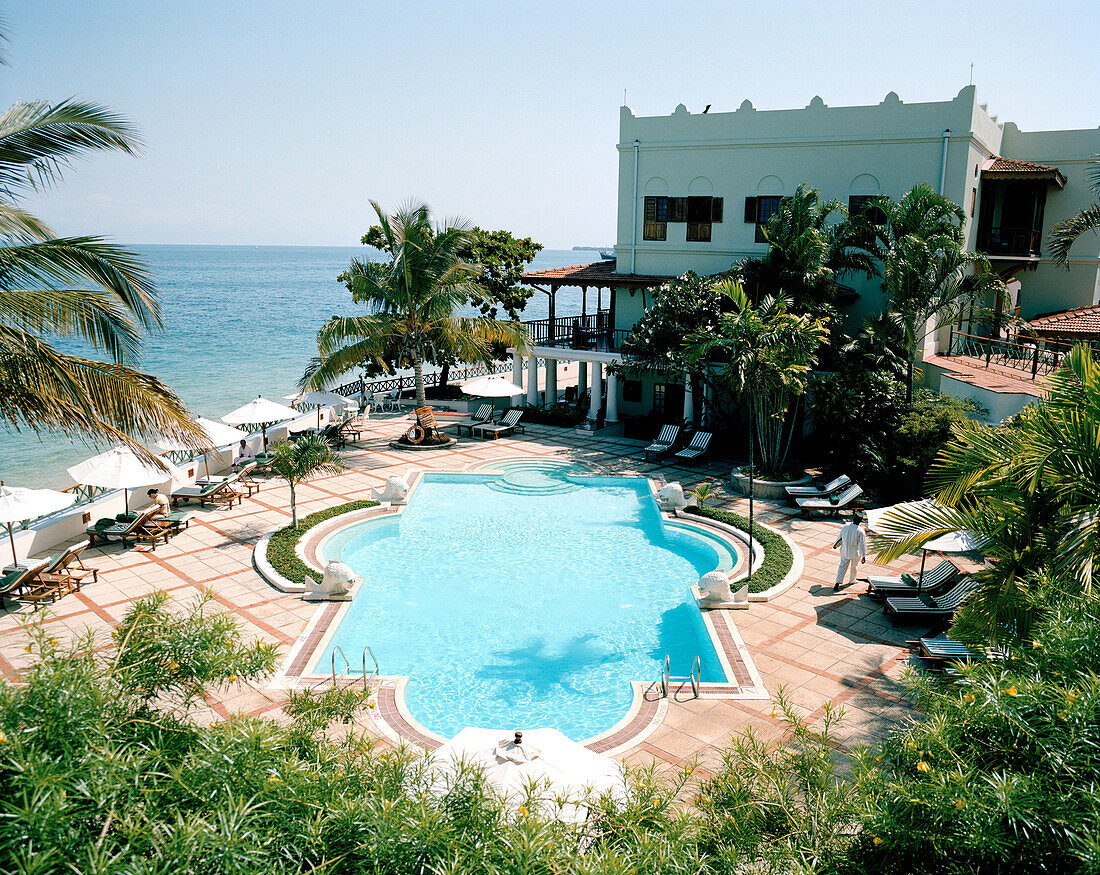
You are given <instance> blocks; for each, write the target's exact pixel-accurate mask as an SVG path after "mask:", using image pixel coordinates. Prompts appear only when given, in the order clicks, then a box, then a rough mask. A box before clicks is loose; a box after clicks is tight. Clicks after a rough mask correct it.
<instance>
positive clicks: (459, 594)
mask: <svg viewBox="0 0 1100 875" xmlns="http://www.w3.org/2000/svg"><path fill="white" fill-rule="evenodd" d="M530 467H531V470H529V471H528V472H522V473H523V475H524V476H516V475H517V474H520V473H521V472H519V471H517V470H514V469H513V470H512V471H510V472H509V474H507V475H505V477H504V478H503V479H504V481H505V482H504V483H503V484H501V483H499V482H498V481H499V480H500V479H501V478H496V477H493V476H490V475H485V476H470V475H466V476H460V475H445V474H427V475H425V478H424V480H423V481H422V482H421V483H420V484H419V485H418V486H417V488H416V491H415V492H414V493H413V496H412V499H411V501H410V502H409V505H408V507H406V508H405V511H404V512H403V513H402V514H401V515H400V516H399V517H398V518H397V519H393V518H390V519H385V520H375V521H368V522H366V523H361V524H359V525H357V526H352V527H351V528H350V529H349V530H348V532H347V533H345V537H347V540H346V542H344V543H343V544H342V545H335V546H328V545H327V546H326V547H325V555H326V557H328V558H337V555H336V554H338V555H339V558H340V559H342V560H343V561H344V562H346V563H348V564H349V565H350V566H351V567H352V568H353V569H355V571H356V572H357V573H358V574H360V575H361V576H362V577H363V584H362V586H361V588H360V589H359V591H358V592H357V594H356V597H355V599H354V600H353V601H352V602H351V604H350V605H349V606H348V610H347V613H346V614H345V615H344V616H343V618H342V620H341V623H340V626H339V627H338V628H337V630H336V632H335V634H334V636H333V638H332V640H331V641H330V642H329V644H328V645H327V647H326V649H324V650H323V651H322V652H321V653H320V654H319V656H318V658H317V661H316V663H315V668H314V671H315V672H316V673H317V674H328V673H329V671H330V670H331V666H332V660H333V653H334V651H335V648H337V647H339V648H340V652H338V653H336V669H337V671H340V672H342V671H344V670H345V665H344V659H345V656H346V659H347V660H349V661H350V662H351V666H350V668H351V671H353V672H359V671H361V670H362V668H361V665H362V662H361V659H362V653H363V650H364V648H365V647H368V646H369V647H370V648H371V650H372V651H373V653H374V655H375V658H376V659H377V660H378V664H379V669H380V671H381V673H382V674H384V675H407V676H408V677H409V684H408V687H407V688H406V697H405V701H406V704H407V706H408V708H409V711H410V713H411V714H412V715H413V716H414V717H415V718H416V719H417V721H418V722H420V723H421V724H422V725H424V726H426V727H428V728H429V729H431V730H433V731H435V732H438V733H439V734H441V735H444V736H447V737H450V736H453V735H454V734H455V733H457V732H458V731H459V730H461V729H462V728H463V727H465V726H481V727H487V728H493V729H500V730H512V729H535V728H538V727H544V726H549V727H553V728H555V729H559V730H560V731H562V732H564V733H565V734H566V735H568V736H569V737H570V738H573V739H574V740H576V741H582V740H584V739H587V738H591V737H592V736H594V735H597V734H599V733H602V732H605V731H606V730H608V729H610V728H611V727H612V726H614V725H615V724H616V723H617V722H618V721H619V720H621V719H622V718H623V717H624V716H625V715H626V713H627V710H628V709H629V707H630V703H631V701H632V697H633V693H632V690H631V687H630V682H631V681H635V680H640V681H651V680H654V679H656V678H657V677H658V676H659V675H660V672H661V667H662V664H663V661H664V658H665V656H666V655H668V656H669V658H670V663H671V673H672V675H674V676H680V677H682V676H686V675H688V674H689V673H690V671H691V666H692V662H693V661H694V660H695V658H696V657H697V656H698V657H699V658H700V662H701V666H702V669H701V673H702V680H703V681H704V682H716V681H719V682H720V681H724V680H725V675H724V672H723V671H722V668H721V665H720V663H719V661H718V657H717V655H716V654H715V652H714V647H713V645H712V643H711V640H710V637H709V634H708V633H707V630H706V627H705V625H704V624H703V621H702V618H701V615H700V611H699V609H698V607H696V605H695V601H694V598H693V597H692V595H691V592H690V586H691V585H692V584H693V583H695V582H696V581H697V580H698V579H699V576H700V575H702V574H705V573H706V572H708V571H712V570H713V569H715V568H716V567H718V566H719V564H720V559H719V556H718V554H717V553H716V551H715V550H714V549H713V547H712V545H711V543H710V542H708V541H707V540H705V539H703V538H700V537H698V536H693V535H691V534H689V533H687V532H685V531H683V530H675V529H673V528H672V527H668V526H666V525H665V524H664V521H663V520H662V518H661V515H660V513H659V511H658V510H657V505H656V503H655V502H654V500H653V497H652V495H651V494H650V490H649V486H648V484H647V483H646V481H644V480H643V479H641V478H637V477H634V478H626V477H620V478H605V477H599V478H592V477H580V478H568V479H572V480H573V481H574V482H575V483H576V484H584V485H578V486H577V488H575V489H565V490H555V489H554V488H552V484H553V483H554V481H555V480H557V481H558V482H560V480H561V478H556V477H555V476H554V475H553V474H551V475H550V476H546V475H545V474H543V475H541V476H540V474H539V471H538V470H535V469H534V466H530ZM540 480H541V481H543V482H545V483H548V484H551V488H545V487H543V485H542V483H541V482H540ZM338 537H339V535H337V536H334V538H333V540H336V538H338ZM330 545H331V542H330ZM367 668H368V671H370V670H372V669H373V664H372V662H371V660H370V658H369V657H368V658H367Z"/></svg>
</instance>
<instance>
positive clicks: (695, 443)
mask: <svg viewBox="0 0 1100 875" xmlns="http://www.w3.org/2000/svg"><path fill="white" fill-rule="evenodd" d="M713 438H714V435H713V434H711V433H710V432H709V431H697V432H695V434H693V435H692V436H691V443H689V444H688V445H687V446H686V447H684V448H683V449H682V450H680V451H679V452H678V453H674V454H673V456H672V458H674V459H676V460H677V461H680V462H694V461H695V460H696V459H698V458H699V457H700V456H702V455H703V454H704V453H705V452H706V451H707V450H708V449H710V442H711V440H712V439H713Z"/></svg>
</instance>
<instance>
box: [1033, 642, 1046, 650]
mask: <svg viewBox="0 0 1100 875" xmlns="http://www.w3.org/2000/svg"><path fill="white" fill-rule="evenodd" d="M1031 646H1032V648H1035V649H1038V648H1040V647H1042V646H1043V643H1042V642H1041V641H1032V642H1031Z"/></svg>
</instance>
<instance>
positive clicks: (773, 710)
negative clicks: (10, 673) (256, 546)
mask: <svg viewBox="0 0 1100 875" xmlns="http://www.w3.org/2000/svg"><path fill="white" fill-rule="evenodd" d="M27 650H30V648H29V647H28V648H27ZM770 716H772V717H778V716H779V715H778V714H776V713H775V708H772V713H771V715H770Z"/></svg>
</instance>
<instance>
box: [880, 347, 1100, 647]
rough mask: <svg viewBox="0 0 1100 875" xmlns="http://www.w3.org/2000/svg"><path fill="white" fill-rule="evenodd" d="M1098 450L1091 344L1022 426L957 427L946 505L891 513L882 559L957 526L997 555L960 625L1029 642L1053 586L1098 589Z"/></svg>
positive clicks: (935, 473) (1099, 384) (1098, 388)
mask: <svg viewBox="0 0 1100 875" xmlns="http://www.w3.org/2000/svg"><path fill="white" fill-rule="evenodd" d="M1098 445H1100V363H1097V361H1096V359H1095V357H1094V355H1093V353H1092V351H1091V350H1090V349H1089V348H1088V347H1086V346H1083V345H1080V346H1077V347H1075V348H1074V349H1073V350H1072V351H1071V352H1070V354H1069V355H1068V356H1067V357H1066V359H1065V361H1064V363H1063V365H1062V367H1061V368H1060V369H1059V370H1058V371H1057V372H1056V373H1055V374H1054V375H1053V376H1052V377H1051V378H1050V381H1049V383H1048V388H1047V391H1046V394H1045V395H1044V397H1043V398H1041V399H1040V400H1039V401H1038V402H1036V403H1035V404H1034V405H1032V406H1030V407H1027V408H1025V409H1024V410H1023V411H1021V413H1019V414H1018V415H1017V417H1016V419H1015V421H1014V422H1012V423H1010V424H1008V425H1005V426H1001V427H998V428H991V427H989V426H984V425H981V424H980V423H976V422H965V423H963V424H961V425H959V426H958V427H957V433H956V439H955V441H953V442H952V443H950V444H948V445H947V446H946V447H945V448H944V449H943V450H942V451H941V453H940V456H939V458H938V459H937V460H936V462H935V464H934V465H933V468H932V470H931V472H930V473H929V479H928V486H929V494H930V495H931V497H932V498H933V499H934V500H935V504H934V505H928V504H925V505H920V506H917V507H915V508H913V509H910V510H908V511H903V512H899V511H895V512H893V513H891V514H889V515H888V517H890V518H889V519H886V520H884V531H883V534H884V535H886V536H887V538H888V543H887V544H886V545H885V546H884V547H883V548H882V549H881V550H880V552H879V558H880V559H881V560H883V561H891V560H893V559H896V558H898V557H900V556H901V555H903V554H904V553H906V552H908V551H910V550H913V549H916V548H917V547H919V546H920V545H921V544H923V543H925V542H927V541H928V540H930V539H932V538H936V537H939V536H940V535H942V534H946V533H947V532H951V531H955V530H958V529H968V530H970V531H972V532H974V533H975V534H977V535H978V536H979V537H980V538H982V539H983V540H984V546H983V547H982V552H983V553H984V554H985V556H986V558H987V559H988V560H989V562H988V563H987V567H986V568H984V569H983V570H981V571H979V572H977V573H976V574H975V575H974V577H975V578H976V579H977V580H978V581H979V583H980V585H981V586H980V589H979V590H978V591H977V592H976V593H975V594H974V595H973V596H971V598H970V599H969V600H968V601H967V602H966V604H965V605H964V608H963V610H962V611H960V612H959V615H958V619H957V625H958V627H959V628H960V630H961V631H962V632H963V634H965V635H969V636H970V637H971V638H973V639H982V638H984V640H986V641H990V640H992V641H1012V640H1018V639H1025V638H1027V637H1028V635H1029V633H1030V631H1031V629H1032V628H1033V627H1034V625H1035V623H1036V622H1037V621H1038V620H1039V618H1040V617H1041V615H1042V612H1043V610H1044V608H1045V604H1046V599H1045V597H1044V596H1045V594H1046V592H1047V591H1048V588H1049V587H1051V586H1053V584H1052V583H1051V581H1053V580H1060V581H1071V582H1073V584H1074V585H1075V586H1076V587H1077V588H1078V589H1079V590H1081V591H1084V592H1089V591H1091V590H1092V589H1093V584H1094V580H1095V578H1096V575H1097V572H1098V570H1100V510H1098V508H1100V454H1098V453H1097V452H1096V447H1097V446H1098ZM1062 585H1064V584H1062Z"/></svg>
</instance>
